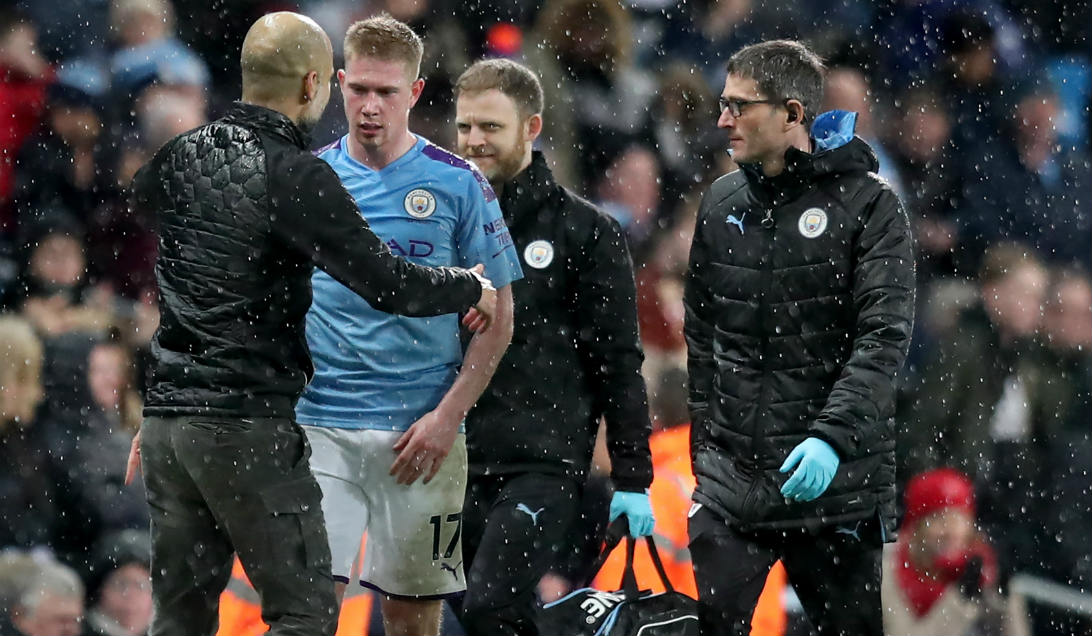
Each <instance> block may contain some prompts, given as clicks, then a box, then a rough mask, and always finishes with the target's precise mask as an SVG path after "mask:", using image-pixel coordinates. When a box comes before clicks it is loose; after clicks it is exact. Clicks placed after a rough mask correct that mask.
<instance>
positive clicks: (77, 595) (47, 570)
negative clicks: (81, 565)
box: [11, 561, 84, 636]
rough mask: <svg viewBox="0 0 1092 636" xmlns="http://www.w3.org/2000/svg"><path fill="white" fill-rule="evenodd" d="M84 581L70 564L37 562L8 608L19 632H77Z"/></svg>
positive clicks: (33, 635) (55, 635)
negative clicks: (17, 598)
mask: <svg viewBox="0 0 1092 636" xmlns="http://www.w3.org/2000/svg"><path fill="white" fill-rule="evenodd" d="M83 595H84V585H83V582H82V581H80V578H79V576H78V575H77V574H76V572H75V570H73V569H72V568H70V567H68V566H66V565H64V564H62V563H59V562H56V561H46V562H44V563H41V564H40V565H39V567H38V571H37V572H35V573H34V576H33V577H32V578H31V579H30V581H29V582H28V583H27V587H26V589H24V590H23V593H22V594H21V595H20V597H19V600H18V601H17V602H16V604H15V607H14V608H12V611H11V622H12V624H13V625H14V626H15V633H16V634H18V635H20V636H81V632H82V629H83V619H84V601H83Z"/></svg>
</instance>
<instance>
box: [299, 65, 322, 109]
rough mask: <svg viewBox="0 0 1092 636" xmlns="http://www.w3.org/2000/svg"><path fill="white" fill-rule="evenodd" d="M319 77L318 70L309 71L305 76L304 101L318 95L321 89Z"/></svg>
mask: <svg viewBox="0 0 1092 636" xmlns="http://www.w3.org/2000/svg"><path fill="white" fill-rule="evenodd" d="M318 83H319V77H318V72H317V71H309V72H308V73H307V75H304V76H303V93H302V97H303V101H304V102H309V101H311V100H313V99H315V97H316V96H318V91H319V85H318Z"/></svg>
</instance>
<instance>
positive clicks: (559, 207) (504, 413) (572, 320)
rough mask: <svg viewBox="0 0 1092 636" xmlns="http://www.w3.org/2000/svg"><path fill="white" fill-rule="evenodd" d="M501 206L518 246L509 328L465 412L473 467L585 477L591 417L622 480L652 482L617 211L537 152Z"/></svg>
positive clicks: (632, 290) (629, 276)
mask: <svg viewBox="0 0 1092 636" xmlns="http://www.w3.org/2000/svg"><path fill="white" fill-rule="evenodd" d="M500 205H501V210H502V211H503V212H504V220H505V222H506V223H507V224H508V229H509V230H510V231H511V232H512V240H513V242H514V243H515V245H516V249H517V250H518V253H519V254H520V256H521V257H522V258H523V260H524V263H523V280H520V281H516V282H515V283H513V285H512V291H513V296H514V300H515V315H514V321H515V331H514V333H513V335H512V344H511V345H509V347H508V351H507V352H506V353H505V354H504V358H503V359H502V360H501V363H500V366H499V367H498V368H497V372H496V373H495V374H494V375H493V379H492V381H490V383H489V386H488V387H487V388H486V390H485V393H483V394H482V396H481V397H480V398H479V399H478V402H477V404H476V405H475V406H474V408H473V409H472V410H471V411H470V413H469V414H468V415H467V419H466V431H467V438H466V443H467V453H468V455H469V459H470V472H471V474H487V473H489V474H492V473H511V472H524V471H538V472H550V473H561V474H568V475H572V476H573V477H575V478H576V479H578V480H579V481H580V482H581V483H583V480H584V476H585V473H586V472H587V470H588V467H589V465H590V464H591V456H592V447H593V445H594V444H595V437H596V433H597V432H598V431H599V418H600V417H604V418H605V419H606V424H607V449H608V450H609V451H610V459H611V478H612V481H613V482H614V485H615V487H616V488H618V489H620V490H630V491H643V490H644V489H645V488H647V487H648V486H649V484H651V483H652V459H651V455H650V453H649V449H648V436H649V432H650V429H651V426H650V424H649V420H648V400H647V398H646V396H645V384H644V380H643V379H642V378H641V362H642V361H643V360H644V356H643V354H642V353H641V342H640V339H639V338H638V335H637V306H636V295H637V292H636V286H635V285H634V282H633V264H632V261H631V260H630V256H629V250H628V249H627V247H626V239H625V236H624V235H623V234H622V230H621V228H620V227H619V226H618V222H617V221H615V220H614V219H612V218H610V217H609V216H607V215H606V214H604V213H602V212H600V211H599V210H597V209H595V208H594V207H593V206H592V205H591V204H590V203H588V202H587V201H585V200H583V199H581V198H580V197H577V196H576V195H574V194H572V193H571V192H569V191H568V190H566V189H564V188H562V187H561V186H560V185H558V184H557V182H555V181H554V178H553V175H552V174H551V173H550V168H549V167H548V166H547V165H546V160H545V158H543V156H542V154H541V153H539V152H537V151H536V152H535V153H534V158H533V160H532V162H531V165H530V166H528V168H527V169H526V170H524V171H523V172H521V173H520V174H519V175H518V176H516V178H515V179H514V180H512V181H511V182H509V183H506V184H505V186H504V189H503V191H502V192H501V194H500Z"/></svg>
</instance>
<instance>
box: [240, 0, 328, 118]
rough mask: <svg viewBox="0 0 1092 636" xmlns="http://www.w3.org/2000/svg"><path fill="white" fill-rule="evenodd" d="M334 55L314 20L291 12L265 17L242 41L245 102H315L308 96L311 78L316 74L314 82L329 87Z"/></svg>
mask: <svg viewBox="0 0 1092 636" xmlns="http://www.w3.org/2000/svg"><path fill="white" fill-rule="evenodd" d="M333 55H334V49H333V46H331V44H330V38H329V37H328V36H327V35H326V32H325V31H323V30H322V27H320V26H319V25H318V24H316V23H315V21H314V20H312V19H311V18H308V17H307V16H304V15H300V14H298V13H291V12H289V11H279V12H277V13H270V14H269V15H265V16H262V17H261V18H258V21H257V22H255V23H254V25H253V26H251V27H250V31H247V34H246V39H245V40H244V41H243V53H242V56H241V59H240V63H241V66H242V70H243V100H244V101H247V102H251V103H258V104H263V105H264V104H267V103H270V102H274V103H276V102H282V101H285V102H291V101H293V100H300V101H302V102H307V101H310V100H313V99H315V96H314V95H310V96H307V95H306V92H307V81H308V78H309V76H311V75H312V74H314V78H312V81H314V80H315V79H317V80H318V82H319V83H321V84H328V83H329V80H330V77H331V76H332V75H333V72H334V58H333ZM323 106H325V102H323ZM319 110H320V111H321V109H319Z"/></svg>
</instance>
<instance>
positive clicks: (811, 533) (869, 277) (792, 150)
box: [685, 40, 914, 636]
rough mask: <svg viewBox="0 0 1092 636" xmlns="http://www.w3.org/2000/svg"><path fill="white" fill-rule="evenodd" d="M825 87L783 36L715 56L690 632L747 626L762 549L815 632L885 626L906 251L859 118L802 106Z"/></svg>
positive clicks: (697, 248) (700, 242) (908, 278)
mask: <svg viewBox="0 0 1092 636" xmlns="http://www.w3.org/2000/svg"><path fill="white" fill-rule="evenodd" d="M822 96H823V64H822V62H821V61H820V60H819V58H818V57H816V56H815V54H814V53H812V52H811V51H809V50H808V49H807V48H806V47H804V46H803V45H801V44H800V43H798V42H794V41H787V40H777V41H769V42H763V43H760V44H756V45H753V46H749V47H746V48H744V49H742V50H740V51H739V52H737V53H736V54H735V55H733V56H732V58H731V59H730V60H729V62H728V68H727V79H726V80H725V83H724V92H723V93H722V94H721V98H720V104H721V114H720V119H719V121H718V122H717V125H718V126H719V127H720V128H723V129H725V130H727V131H728V133H729V138H730V142H729V143H730V150H729V152H731V153H732V156H733V158H734V159H735V161H736V163H738V164H739V165H740V167H741V169H740V170H737V171H735V172H733V173H731V174H728V175H725V176H724V177H721V178H720V179H718V180H717V181H716V182H715V183H714V184H713V185H712V186H711V187H710V189H709V191H708V192H707V193H706V194H705V197H704V199H703V201H702V205H701V210H700V212H699V217H698V225H697V230H696V233H695V237H694V243H693V246H692V248H691V252H690V270H689V273H688V276H687V282H686V295H685V303H686V339H687V346H688V365H689V372H690V410H691V418H692V421H693V429H692V439H691V454H692V456H693V460H694V470H695V474H696V475H697V480H698V484H697V489H696V491H695V493H694V505H693V506H692V507H691V511H690V541H691V543H690V550H691V555H692V558H693V561H694V565H695V567H694V570H695V575H696V579H697V584H698V592H699V604H700V605H699V606H700V618H701V623H702V632H703V633H705V634H714V633H718V634H719V633H725V632H726V631H727V632H730V633H732V634H747V633H749V631H750V630H749V627H750V625H749V623H750V618H751V614H752V612H753V610H754V606H755V602H756V600H757V598H758V595H759V592H760V591H761V590H762V586H763V582H764V581H765V578H766V574H767V572H768V571H769V569H770V567H771V566H772V565H773V563H774V562H775V561H777V560H778V559H780V560H781V561H782V562H783V564H784V565H785V568H786V571H787V572H788V575H789V580H790V581H791V582H792V584H793V587H794V588H795V589H796V592H797V594H798V595H799V597H800V600H801V603H802V604H803V606H804V610H805V612H806V613H807V615H808V617H809V618H810V619H811V620H812V622H813V623H814V624H815V625H816V626H817V627H818V628H819V630H820V632H821V633H823V634H847V635H848V634H854V635H856V636H865V635H870V634H876V635H879V634H882V633H883V625H882V622H883V621H882V613H881V609H880V608H881V604H880V592H879V590H880V552H881V548H882V544H883V543H884V542H887V541H890V540H891V539H892V534H893V529H894V522H895V509H894V502H895V488H894V483H895V456H894V444H895V436H894V429H893V425H892V424H891V422H890V419H891V415H892V413H893V410H894V394H895V374H896V372H897V371H898V370H899V368H900V367H901V365H902V362H903V359H904V358H905V354H906V349H907V346H908V344H909V339H910V329H911V325H912V323H913V307H914V261H913V256H912V254H911V238H910V231H909V224H908V222H907V217H906V214H905V213H904V212H903V209H902V206H901V204H900V203H899V200H898V198H897V197H896V196H895V194H894V193H893V192H892V191H891V188H890V187H889V186H888V185H887V184H886V183H884V182H883V181H882V180H881V179H879V178H878V177H877V176H876V175H875V174H874V172H875V170H876V168H877V162H876V157H875V155H874V154H873V152H872V150H871V149H870V148H869V147H868V145H867V144H866V143H865V142H864V141H862V140H861V139H860V138H859V137H855V136H854V134H853V128H854V124H855V121H856V114H855V113H849V112H844V111H831V112H828V113H823V114H821V115H818V116H816V113H815V111H814V110H813V109H814V108H815V107H816V106H817V105H818V104H820V103H821V101H822Z"/></svg>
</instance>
